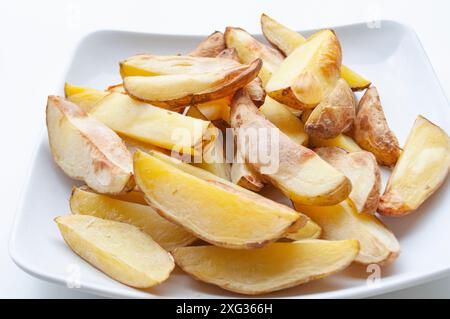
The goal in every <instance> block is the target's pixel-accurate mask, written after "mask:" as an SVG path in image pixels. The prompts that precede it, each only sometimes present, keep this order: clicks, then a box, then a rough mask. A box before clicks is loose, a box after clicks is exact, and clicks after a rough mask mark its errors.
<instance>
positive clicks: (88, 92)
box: [64, 83, 108, 112]
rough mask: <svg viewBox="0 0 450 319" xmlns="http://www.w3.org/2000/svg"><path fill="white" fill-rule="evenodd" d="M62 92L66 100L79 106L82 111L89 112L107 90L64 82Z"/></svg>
mask: <svg viewBox="0 0 450 319" xmlns="http://www.w3.org/2000/svg"><path fill="white" fill-rule="evenodd" d="M64 94H65V97H66V99H67V100H69V101H70V102H72V103H75V104H76V105H78V106H79V107H81V109H82V110H83V111H85V112H90V111H91V110H92V108H93V107H94V106H95V105H96V104H97V103H98V102H99V101H101V99H103V98H104V97H105V96H107V95H108V92H104V91H100V90H95V89H91V88H88V87H82V86H76V85H72V84H69V83H65V84H64Z"/></svg>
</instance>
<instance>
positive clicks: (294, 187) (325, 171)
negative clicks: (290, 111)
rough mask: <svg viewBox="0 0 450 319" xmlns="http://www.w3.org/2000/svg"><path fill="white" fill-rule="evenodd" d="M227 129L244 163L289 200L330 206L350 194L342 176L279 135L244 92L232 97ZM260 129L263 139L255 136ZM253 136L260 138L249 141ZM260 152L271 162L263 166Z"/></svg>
mask: <svg viewBox="0 0 450 319" xmlns="http://www.w3.org/2000/svg"><path fill="white" fill-rule="evenodd" d="M231 126H232V127H233V129H235V134H236V138H237V143H238V148H240V150H241V151H242V153H243V155H244V158H245V161H246V163H248V165H250V166H251V167H252V168H253V169H254V170H255V171H256V172H258V173H259V174H261V175H262V176H263V177H264V178H267V179H268V180H269V181H270V182H271V183H272V184H274V186H276V187H277V188H279V189H280V190H281V191H282V192H283V193H284V194H285V195H286V196H287V197H289V198H290V199H291V200H293V201H296V202H299V203H303V204H305V205H333V204H336V203H339V202H340V201H342V200H344V199H345V198H347V196H348V194H349V193H350V190H351V183H350V181H349V179H348V178H347V177H345V176H344V174H342V173H341V172H339V171H338V170H336V169H334V168H333V167H332V166H331V165H329V164H328V163H326V162H325V161H324V160H322V159H321V158H320V157H319V156H318V155H317V154H315V153H314V152H313V151H311V150H310V149H307V148H306V147H303V146H301V145H299V144H297V143H296V142H294V141H293V140H291V139H290V138H289V137H288V136H287V135H285V134H284V133H282V132H280V130H279V129H278V128H277V127H276V126H275V125H273V124H272V123H271V122H270V121H269V120H267V119H266V118H265V117H264V115H262V113H261V112H259V111H258V109H257V108H256V106H255V105H254V104H253V102H252V100H251V99H250V98H249V96H248V94H247V93H246V92H245V90H240V91H238V92H236V94H235V96H234V97H233V101H232V103H231ZM261 129H265V131H264V134H266V135H265V136H262V134H260V133H259V131H260V130H261ZM255 134H257V135H260V137H258V136H256V137H257V138H251V137H252V135H255ZM248 137H250V138H248ZM276 141H278V145H276V146H275V144H276ZM275 147H277V148H275ZM262 151H264V152H265V154H267V155H268V156H271V157H275V158H273V161H270V162H268V163H263V162H262V160H261V158H260V156H259V154H261V152H262ZM276 154H278V156H276ZM276 168H278V169H276Z"/></svg>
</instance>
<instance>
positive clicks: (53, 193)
mask: <svg viewBox="0 0 450 319" xmlns="http://www.w3.org/2000/svg"><path fill="white" fill-rule="evenodd" d="M335 30H336V32H337V34H338V36H339V38H340V40H341V43H342V47H343V52H344V61H345V64H346V65H348V66H350V67H352V68H354V69H355V70H357V71H358V72H360V73H361V74H363V75H365V76H366V77H368V78H369V79H370V80H372V81H373V83H374V85H376V86H377V88H378V89H379V92H380V94H381V98H382V102H383V106H384V109H385V112H386V116H387V118H388V121H389V123H390V126H391V127H392V128H393V130H394V131H395V133H396V134H397V136H398V138H399V140H400V142H401V144H403V142H404V141H405V138H406V136H407V134H408V132H409V130H410V128H411V126H412V124H413V122H414V120H415V118H416V116H417V115H418V114H423V115H424V116H426V117H427V118H428V119H430V120H431V121H433V122H435V123H436V124H438V125H440V126H441V127H442V128H444V129H445V130H446V131H447V132H450V108H449V106H448V102H447V99H446V98H445V96H444V94H443V92H442V90H441V88H440V85H439V82H438V80H437V79H436V76H435V74H434V72H433V69H432V67H431V65H430V63H429V61H428V59H427V56H426V54H425V52H424V50H423V49H422V46H421V44H420V42H419V40H418V38H417V37H416V35H415V33H414V32H413V31H412V30H411V29H409V28H408V27H405V26H403V25H400V24H398V23H395V22H391V21H381V24H380V27H379V28H369V27H368V26H367V25H366V24H355V25H349V26H343V27H337V28H335ZM305 33H306V34H310V33H311V32H305ZM202 38H203V37H200V36H176V35H170V36H168V35H157V34H144V33H132V32H121V31H100V32H95V33H92V34H90V35H88V36H87V37H85V38H84V39H83V40H82V41H81V42H80V44H79V46H78V48H77V49H76V51H75V54H74V56H73V59H72V61H71V64H70V66H69V68H68V72H67V74H66V78H65V80H67V81H69V82H70V83H74V84H80V85H86V86H92V87H95V88H105V87H106V86H107V85H111V84H116V83H119V82H120V77H119V72H118V71H119V69H118V61H120V60H121V59H124V58H126V57H128V56H130V55H133V54H136V53H142V52H151V53H155V54H174V53H181V52H189V51H190V50H191V49H193V48H194V47H195V46H196V44H197V43H198V42H199V41H200V40H201V39H202ZM61 84H62V83H61ZM59 90H60V91H59V92H52V91H49V92H48V93H49V94H50V93H60V94H62V86H61V88H59ZM37 107H39V106H37ZM41 107H42V112H44V105H41ZM383 175H384V176H383V179H384V181H386V177H387V172H384V174H383ZM73 185H74V182H73V181H72V180H70V179H69V178H67V177H66V176H65V175H64V174H63V173H62V172H61V170H60V169H59V168H58V167H57V166H56V165H55V164H54V163H53V161H52V158H51V155H50V151H49V148H48V144H47V136H46V134H42V136H41V137H40V139H39V141H38V147H37V150H36V153H35V157H34V160H33V162H32V163H31V170H30V174H29V179H28V183H27V185H26V189H25V191H24V194H23V196H22V201H21V205H20V209H19V211H18V213H17V217H16V222H15V226H14V229H13V231H12V238H11V242H10V253H11V256H12V258H13V259H14V261H15V262H16V263H17V265H19V266H20V267H21V268H22V269H23V270H25V271H26V272H28V273H30V274H32V275H34V276H36V277H39V278H43V279H46V280H49V281H53V282H57V283H61V284H65V283H66V282H67V280H69V281H70V280H74V279H77V278H78V279H79V281H80V283H81V288H80V289H81V290H84V291H87V292H91V293H95V294H99V295H103V296H113V297H137V298H158V297H178V298H202V297H203V298H205V297H206V298H214V297H238V295H236V294H232V293H228V292H226V291H224V290H221V289H219V288H216V287H215V286H212V285H208V284H203V283H200V282H197V281H195V280H193V279H191V278H189V277H188V276H187V275H185V274H183V273H182V272H181V271H179V270H176V271H175V272H174V273H173V274H172V276H171V277H170V279H169V280H168V281H167V282H165V283H163V284H161V285H160V286H157V287H155V288H153V289H149V290H148V291H142V290H137V289H133V288H130V287H127V286H125V285H122V284H120V283H118V282H116V281H114V280H112V279H110V278H109V277H108V276H106V275H104V274H103V273H101V272H100V271H98V270H97V269H95V268H94V267H92V266H90V265H88V264H87V263H86V262H84V261H83V260H81V259H80V258H79V257H78V256H76V255H75V254H74V253H73V252H72V251H71V250H70V249H69V248H68V247H67V246H66V245H65V243H64V242H63V240H62V238H61V236H60V234H59V232H58V229H57V227H56V225H55V223H54V222H53V218H54V217H56V216H58V215H61V214H65V213H67V212H68V211H69V207H68V198H69V194H70V190H71V187H72V186H73ZM449 211H450V187H449V185H448V182H447V183H445V185H443V186H442V188H441V189H440V190H439V192H438V193H437V194H435V195H433V196H432V198H430V199H429V200H428V201H427V202H426V203H425V204H424V205H423V206H422V207H421V208H420V209H419V210H418V211H417V212H415V213H414V214H412V215H410V216H407V217H404V218H401V219H384V221H385V222H386V224H388V226H389V227H390V228H391V229H392V230H393V231H394V232H395V234H396V235H397V237H398V238H399V240H400V243H401V246H402V253H401V254H400V257H399V258H398V260H397V261H396V262H395V263H394V264H393V265H392V266H389V267H386V268H382V269H381V280H380V281H379V282H378V283H377V284H368V283H367V278H368V276H369V275H370V273H369V272H367V269H366V268H365V267H362V266H358V265H354V266H351V267H350V268H349V269H348V270H347V271H345V272H343V273H341V274H338V275H334V276H331V277H328V278H326V279H323V280H319V281H316V282H313V283H309V284H306V285H303V286H300V287H295V288H291V289H288V290H284V291H281V292H277V293H274V294H270V295H268V296H269V297H287V298H300V297H313V298H343V297H366V296H371V295H376V294H380V293H383V292H388V291H392V290H395V289H400V288H405V287H408V286H412V285H416V284H419V283H423V282H425V281H428V280H431V279H435V278H438V277H439V276H443V275H445V274H449V273H450V249H449V244H448V243H449V242H450V231H449V229H450V216H449Z"/></svg>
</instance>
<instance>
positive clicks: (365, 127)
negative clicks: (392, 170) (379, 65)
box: [353, 87, 401, 166]
mask: <svg viewBox="0 0 450 319" xmlns="http://www.w3.org/2000/svg"><path fill="white" fill-rule="evenodd" d="M353 137H354V139H355V141H356V143H358V145H359V146H361V147H362V148H363V149H365V150H366V151H369V152H372V153H373V155H375V157H376V158H377V161H378V163H379V164H381V165H386V166H394V165H395V163H396V162H397V159H398V157H399V156H400V153H401V149H400V146H399V144H398V140H397V137H395V135H394V133H393V132H392V131H391V129H390V128H389V126H388V124H387V121H386V117H385V116H384V112H383V108H382V106H381V101H380V97H379V95H378V91H377V89H376V88H375V87H371V88H368V89H367V91H366V92H365V93H364V96H363V97H362V98H361V100H360V101H359V105H358V109H357V113H356V119H355V124H354V130H353Z"/></svg>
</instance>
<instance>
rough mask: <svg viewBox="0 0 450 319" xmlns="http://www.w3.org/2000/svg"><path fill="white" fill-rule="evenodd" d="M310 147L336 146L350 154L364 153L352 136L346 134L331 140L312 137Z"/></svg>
mask: <svg viewBox="0 0 450 319" xmlns="http://www.w3.org/2000/svg"><path fill="white" fill-rule="evenodd" d="M309 146H310V147H327V146H336V147H339V148H342V149H343V150H346V151H347V152H349V153H351V152H358V151H362V148H361V147H359V145H358V144H356V142H355V141H354V140H353V139H352V138H351V137H350V136H348V135H345V134H339V135H338V136H337V137H335V138H331V139H329V140H325V139H322V138H317V137H313V136H310V137H309Z"/></svg>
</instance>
